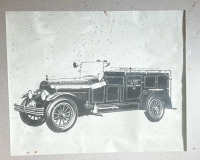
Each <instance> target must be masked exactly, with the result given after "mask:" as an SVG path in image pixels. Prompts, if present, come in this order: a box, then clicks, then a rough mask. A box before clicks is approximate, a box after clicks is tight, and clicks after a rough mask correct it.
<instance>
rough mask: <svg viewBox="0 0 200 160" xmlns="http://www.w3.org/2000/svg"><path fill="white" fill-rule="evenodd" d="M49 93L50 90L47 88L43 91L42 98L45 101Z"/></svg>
mask: <svg viewBox="0 0 200 160" xmlns="http://www.w3.org/2000/svg"><path fill="white" fill-rule="evenodd" d="M48 95H49V92H47V91H46V90H43V91H42V93H41V99H42V100H43V101H44V100H45V99H46V97H47V96H48Z"/></svg>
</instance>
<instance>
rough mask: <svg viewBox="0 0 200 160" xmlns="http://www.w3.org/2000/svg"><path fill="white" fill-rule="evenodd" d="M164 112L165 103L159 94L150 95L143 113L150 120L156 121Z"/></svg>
mask: <svg viewBox="0 0 200 160" xmlns="http://www.w3.org/2000/svg"><path fill="white" fill-rule="evenodd" d="M164 113H165V103H164V100H163V98H162V97H160V96H159V95H152V96H150V97H149V98H148V99H147V110H146V112H145V115H146V117H147V119H148V120H149V121H151V122H158V121H160V120H161V119H162V117H163V116H164Z"/></svg>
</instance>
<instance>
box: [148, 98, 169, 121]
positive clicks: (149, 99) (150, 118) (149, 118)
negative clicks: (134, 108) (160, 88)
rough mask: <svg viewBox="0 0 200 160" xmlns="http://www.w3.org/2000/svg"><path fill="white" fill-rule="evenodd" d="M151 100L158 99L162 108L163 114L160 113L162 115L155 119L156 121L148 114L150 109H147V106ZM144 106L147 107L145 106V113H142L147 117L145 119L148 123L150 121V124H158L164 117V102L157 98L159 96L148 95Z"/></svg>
mask: <svg viewBox="0 0 200 160" xmlns="http://www.w3.org/2000/svg"><path fill="white" fill-rule="evenodd" d="M152 99H159V100H160V101H161V103H162V107H163V113H162V115H161V116H160V117H159V118H156V119H155V118H153V117H152V116H151V114H150V109H149V106H148V105H149V103H150V102H151V100H152ZM146 105H147V106H146V108H147V110H146V112H144V113H145V116H146V117H147V119H148V120H149V121H151V122H159V121H160V120H161V119H162V118H163V116H164V113H165V107H166V105H165V101H164V99H163V98H162V96H159V94H153V95H150V96H149V97H148V98H147V101H146Z"/></svg>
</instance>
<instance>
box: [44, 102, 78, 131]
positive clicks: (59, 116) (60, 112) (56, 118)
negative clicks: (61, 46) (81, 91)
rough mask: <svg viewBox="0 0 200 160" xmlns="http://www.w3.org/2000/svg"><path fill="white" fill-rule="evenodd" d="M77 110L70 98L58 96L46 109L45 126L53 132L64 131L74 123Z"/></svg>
mask: <svg viewBox="0 0 200 160" xmlns="http://www.w3.org/2000/svg"><path fill="white" fill-rule="evenodd" d="M77 115H78V110H77V106H76V104H75V103H74V102H73V101H72V100H71V99H64V98H60V99H57V100H55V101H54V102H53V103H51V104H50V105H49V106H48V107H47V110H46V118H47V121H46V123H47V126H48V127H49V128H50V129H51V130H52V131H54V132H66V131H67V130H69V129H70V128H72V126H73V125H74V124H75V122H76V120H77Z"/></svg>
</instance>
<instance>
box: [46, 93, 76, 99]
mask: <svg viewBox="0 0 200 160" xmlns="http://www.w3.org/2000/svg"><path fill="white" fill-rule="evenodd" d="M59 97H73V98H77V97H76V96H75V95H74V94H72V93H68V92H62V93H54V94H51V95H49V96H48V97H47V99H46V101H53V100H55V99H57V98H59Z"/></svg>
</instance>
